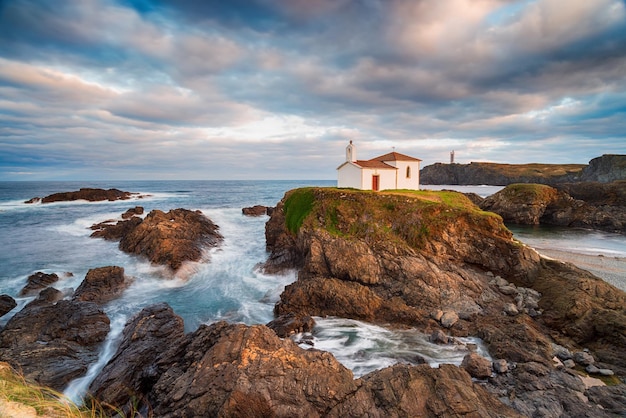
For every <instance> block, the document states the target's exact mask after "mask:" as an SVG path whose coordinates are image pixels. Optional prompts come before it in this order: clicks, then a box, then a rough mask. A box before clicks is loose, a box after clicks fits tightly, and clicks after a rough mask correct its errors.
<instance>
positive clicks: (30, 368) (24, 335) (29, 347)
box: [0, 287, 109, 390]
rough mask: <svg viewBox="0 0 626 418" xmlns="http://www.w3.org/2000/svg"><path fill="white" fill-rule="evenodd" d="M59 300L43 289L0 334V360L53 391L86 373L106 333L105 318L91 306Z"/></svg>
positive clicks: (107, 322) (58, 294) (101, 312)
mask: <svg viewBox="0 0 626 418" xmlns="http://www.w3.org/2000/svg"><path fill="white" fill-rule="evenodd" d="M61 297H62V295H61V293H60V292H59V291H57V290H56V289H54V288H50V287H49V288H47V289H45V290H43V291H42V292H41V293H40V294H39V297H38V298H37V299H35V300H34V301H32V302H31V303H29V304H28V305H26V306H25V307H24V309H22V310H21V311H20V312H18V313H16V314H15V315H14V316H13V317H12V318H11V319H10V320H9V322H8V323H7V324H6V326H5V327H4V328H3V329H2V331H1V332H0V361H6V362H7V363H10V364H11V365H12V366H13V367H16V368H17V369H19V370H21V371H22V373H23V374H24V376H25V377H26V378H27V379H29V380H33V381H36V382H37V383H39V384H41V385H45V386H49V387H51V388H53V389H56V390H62V389H63V388H64V387H65V386H66V385H67V383H69V382H70V381H71V380H72V379H75V378H77V377H79V376H82V375H84V374H85V372H86V371H87V368H88V366H89V364H91V363H92V362H94V361H95V360H96V359H97V356H98V349H99V346H100V344H101V343H102V342H103V341H104V339H105V337H106V335H107V333H108V332H109V318H108V317H107V316H106V314H105V313H104V312H103V311H102V310H101V309H100V308H99V307H98V306H97V305H96V304H95V303H91V302H82V301H77V300H71V301H70V300H59V299H60V298H61Z"/></svg>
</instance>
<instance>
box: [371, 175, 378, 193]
mask: <svg viewBox="0 0 626 418" xmlns="http://www.w3.org/2000/svg"><path fill="white" fill-rule="evenodd" d="M379 187H380V176H379V175H377V174H375V175H373V176H372V190H374V191H375V192H377V191H378V188H379Z"/></svg>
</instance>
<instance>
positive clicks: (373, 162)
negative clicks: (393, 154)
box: [354, 160, 397, 170]
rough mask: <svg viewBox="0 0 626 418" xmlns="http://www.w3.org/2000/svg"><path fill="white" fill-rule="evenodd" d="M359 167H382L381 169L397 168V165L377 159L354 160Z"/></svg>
mask: <svg viewBox="0 0 626 418" xmlns="http://www.w3.org/2000/svg"><path fill="white" fill-rule="evenodd" d="M354 163H355V164H356V165H358V166H359V167H363V168H380V169H389V170H397V168H396V167H393V166H390V165H389V164H385V163H384V162H382V161H376V160H356V161H355V162H354Z"/></svg>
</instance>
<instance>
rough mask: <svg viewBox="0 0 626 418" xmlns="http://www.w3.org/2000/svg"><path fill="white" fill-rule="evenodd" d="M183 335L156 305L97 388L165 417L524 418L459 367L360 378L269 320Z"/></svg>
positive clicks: (106, 398)
mask: <svg viewBox="0 0 626 418" xmlns="http://www.w3.org/2000/svg"><path fill="white" fill-rule="evenodd" d="M182 331H183V324H182V321H181V320H180V318H178V317H177V316H176V315H174V314H173V312H171V310H170V309H169V308H168V307H167V306H165V305H157V306H153V307H149V308H146V309H145V310H144V311H142V312H141V313H140V314H139V315H137V316H136V317H135V318H133V319H132V320H131V321H129V323H128V324H127V325H126V328H125V330H124V333H123V341H122V343H121V346H120V348H119V350H118V352H117V354H116V355H115V356H114V358H113V359H112V360H111V361H110V362H109V364H108V365H107V366H106V367H105V369H104V370H103V372H102V373H101V374H100V376H98V378H97V379H96V380H95V381H94V383H93V384H92V386H91V393H93V394H94V396H95V397H96V398H97V399H98V400H99V401H100V402H104V403H107V404H110V405H113V406H114V407H117V408H121V409H124V406H125V405H128V402H129V401H130V400H131V399H135V400H140V402H141V401H144V402H145V405H144V407H146V408H147V405H148V404H149V405H150V406H151V411H152V412H153V414H154V415H155V416H159V417H178V416H267V417H270V416H271V417H290V416H307V417H322V416H324V417H353V416H354V417H357V416H365V415H367V416H373V417H379V416H380V417H382V416H399V413H400V412H399V411H402V414H403V415H404V416H422V417H435V416H460V415H467V416H472V414H473V415H475V416H484V417H497V416H502V414H504V415H506V416H510V417H516V416H518V415H517V414H516V413H515V412H514V411H513V410H511V409H510V408H508V407H507V406H506V405H503V404H502V403H501V402H500V401H498V399H497V398H496V397H495V396H493V395H492V394H490V393H489V392H488V391H486V390H485V389H483V388H482V387H481V386H480V385H478V384H476V383H473V382H472V380H471V378H470V376H469V375H468V374H467V373H466V372H464V371H463V370H462V369H459V368H457V367H454V366H446V365H443V366H442V367H440V368H439V369H431V368H430V367H429V366H427V365H422V366H406V365H396V366H394V367H391V368H388V369H384V370H381V371H377V372H374V373H371V374H369V375H367V376H365V377H363V378H361V379H357V380H354V379H353V376H352V373H351V372H350V371H349V370H347V369H346V368H345V367H343V366H342V365H341V364H339V363H338V362H337V360H335V358H334V357H333V356H332V355H331V354H329V353H325V352H321V351H317V350H303V349H301V348H300V347H298V346H297V345H295V344H294V343H293V342H292V341H291V340H289V339H285V340H281V339H280V338H278V337H277V336H276V335H275V334H274V332H272V331H271V330H270V329H268V328H267V327H265V326H262V325H257V326H251V327H250V326H246V325H242V324H227V323H225V322H219V323H216V324H212V325H210V326H201V327H200V328H199V329H198V330H197V331H195V332H193V333H190V334H187V335H184V336H183V335H182Z"/></svg>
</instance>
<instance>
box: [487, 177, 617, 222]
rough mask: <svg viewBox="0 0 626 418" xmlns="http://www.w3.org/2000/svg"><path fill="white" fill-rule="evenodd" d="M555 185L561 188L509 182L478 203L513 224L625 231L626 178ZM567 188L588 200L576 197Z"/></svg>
mask: <svg viewBox="0 0 626 418" xmlns="http://www.w3.org/2000/svg"><path fill="white" fill-rule="evenodd" d="M558 187H559V189H560V190H557V189H556V188H553V187H550V186H547V185H541V184H512V185H509V186H507V187H506V188H504V189H503V190H501V191H499V192H498V193H495V194H494V195H492V196H489V197H488V198H486V199H485V200H483V201H482V202H481V203H480V207H481V208H482V209H483V210H488V211H492V212H495V213H497V214H499V215H500V216H502V218H503V219H504V221H505V222H511V223H516V224H524V225H538V224H545V225H556V226H574V227H583V228H592V229H600V230H605V231H611V232H619V233H626V211H625V210H624V208H626V181H621V182H616V183H615V184H610V185H601V184H591V185H588V184H586V183H576V184H573V185H569V184H568V185H561V186H558ZM582 190H590V191H589V192H583V191H582ZM603 190H604V191H605V193H602V191H603ZM608 190H611V191H608ZM568 192H572V193H576V194H577V196H579V197H581V198H585V199H587V200H586V201H583V200H578V199H575V198H573V197H572V196H571V195H570V194H568ZM606 196H612V198H607V197H606Z"/></svg>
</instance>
